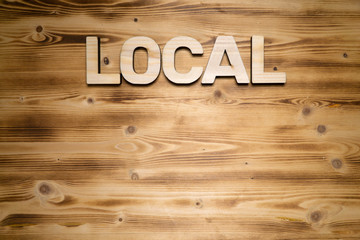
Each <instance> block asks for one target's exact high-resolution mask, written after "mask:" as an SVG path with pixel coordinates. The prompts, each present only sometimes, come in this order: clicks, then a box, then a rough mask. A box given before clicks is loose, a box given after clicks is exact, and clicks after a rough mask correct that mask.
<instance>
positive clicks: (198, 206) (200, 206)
mask: <svg viewBox="0 0 360 240" xmlns="http://www.w3.org/2000/svg"><path fill="white" fill-rule="evenodd" d="M195 207H196V208H202V207H203V202H202V200H201V199H198V200H196V202H195Z"/></svg>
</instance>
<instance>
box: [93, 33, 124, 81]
mask: <svg viewBox="0 0 360 240" xmlns="http://www.w3.org/2000/svg"><path fill="white" fill-rule="evenodd" d="M98 41H99V40H98V37H86V83H87V84H120V74H100V69H99V45H98V44H99V42H98Z"/></svg>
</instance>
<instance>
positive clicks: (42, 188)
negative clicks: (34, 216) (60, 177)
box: [39, 183, 51, 195]
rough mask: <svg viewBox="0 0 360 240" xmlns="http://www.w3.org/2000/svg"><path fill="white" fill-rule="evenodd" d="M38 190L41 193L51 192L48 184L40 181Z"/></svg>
mask: <svg viewBox="0 0 360 240" xmlns="http://www.w3.org/2000/svg"><path fill="white" fill-rule="evenodd" d="M39 192H40V193H41V194H43V195H48V194H50V193H51V188H50V186H49V185H48V184H46V183H42V184H41V185H40V186H39Z"/></svg>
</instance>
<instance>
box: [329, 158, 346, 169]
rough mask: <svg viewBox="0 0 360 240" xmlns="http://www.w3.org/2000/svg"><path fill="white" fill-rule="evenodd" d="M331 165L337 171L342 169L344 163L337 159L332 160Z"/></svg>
mask: <svg viewBox="0 0 360 240" xmlns="http://www.w3.org/2000/svg"><path fill="white" fill-rule="evenodd" d="M331 165H332V166H333V168H335V169H340V168H341V167H342V165H343V164H342V161H341V160H340V159H338V158H335V159H333V160H331Z"/></svg>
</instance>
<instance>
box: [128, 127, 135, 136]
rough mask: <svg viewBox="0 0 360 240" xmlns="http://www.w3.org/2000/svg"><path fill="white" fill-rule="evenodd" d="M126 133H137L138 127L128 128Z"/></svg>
mask: <svg viewBox="0 0 360 240" xmlns="http://www.w3.org/2000/svg"><path fill="white" fill-rule="evenodd" d="M126 132H127V133H129V134H134V133H135V132H136V127H135V126H128V127H127V129H126Z"/></svg>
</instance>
